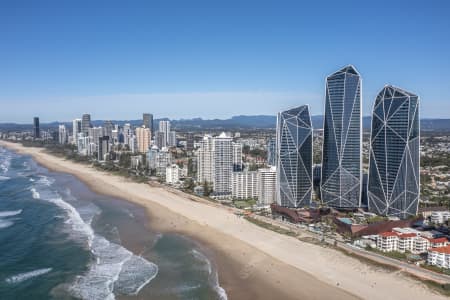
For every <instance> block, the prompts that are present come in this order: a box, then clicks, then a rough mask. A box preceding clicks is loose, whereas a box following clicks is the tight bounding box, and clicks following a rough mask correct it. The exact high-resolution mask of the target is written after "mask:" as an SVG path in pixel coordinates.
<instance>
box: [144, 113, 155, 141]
mask: <svg viewBox="0 0 450 300" xmlns="http://www.w3.org/2000/svg"><path fill="white" fill-rule="evenodd" d="M142 125H143V126H145V127H146V128H149V129H150V132H151V137H152V138H153V136H154V135H155V132H154V131H153V115H152V114H148V113H145V114H143V115H142Z"/></svg>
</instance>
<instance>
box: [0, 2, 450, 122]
mask: <svg viewBox="0 0 450 300" xmlns="http://www.w3.org/2000/svg"><path fill="white" fill-rule="evenodd" d="M94 2H95V3H94ZM301 2H303V1H281V0H279V1H261V0H259V1H253V0H252V1H250V0H248V1H243V0H241V1H232V0H231V1H211V0H209V1H195V0H190V1H185V0H180V1H171V0H163V1H151V0H148V1H22V0H17V1H14V0H11V1H5V0H0V107H1V109H0V122H9V121H13V122H27V123H29V122H30V119H31V118H32V117H33V116H34V115H38V116H40V117H41V119H42V121H55V120H59V121H64V120H71V119H73V118H75V117H79V116H80V115H81V114H82V113H84V112H90V113H91V114H92V117H93V118H94V119H137V118H140V116H141V114H142V112H152V113H154V115H155V117H157V118H158V117H169V118H191V117H202V118H227V117H230V116H233V115H241V114H247V115H249V114H250V115H255V114H275V113H276V112H277V111H280V110H283V109H286V108H290V107H293V106H297V105H302V104H310V105H311V110H312V113H313V114H322V111H323V102H324V89H325V87H324V85H325V82H324V81H325V77H326V76H327V75H328V74H330V73H332V72H334V71H336V70H337V69H338V68H340V67H342V66H344V65H347V64H353V65H355V66H356V68H357V69H358V70H359V71H360V73H361V75H362V77H363V101H364V104H363V109H364V111H363V113H364V115H369V114H370V111H371V107H372V104H373V100H374V98H375V96H376V94H377V92H379V91H380V90H381V89H382V87H383V86H384V85H385V84H386V83H389V84H394V85H397V86H399V87H402V88H404V89H407V90H410V91H412V92H415V93H417V94H419V95H420V96H421V100H422V103H421V105H422V107H421V114H422V117H450V17H449V16H448V14H449V11H450V2H449V1H438V0H436V1H345V0H342V1H314V4H313V3H310V4H304V3H301ZM311 2H313V1H311ZM369 2H370V3H369Z"/></svg>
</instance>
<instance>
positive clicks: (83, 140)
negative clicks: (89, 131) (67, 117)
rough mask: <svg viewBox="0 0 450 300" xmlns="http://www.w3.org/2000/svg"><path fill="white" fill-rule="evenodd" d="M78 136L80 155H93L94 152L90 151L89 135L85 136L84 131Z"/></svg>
mask: <svg viewBox="0 0 450 300" xmlns="http://www.w3.org/2000/svg"><path fill="white" fill-rule="evenodd" d="M77 136H78V138H77V142H76V143H77V152H78V155H82V156H91V155H92V153H91V151H90V147H89V145H90V139H89V137H88V136H85V135H84V133H83V132H80V133H78V135H77Z"/></svg>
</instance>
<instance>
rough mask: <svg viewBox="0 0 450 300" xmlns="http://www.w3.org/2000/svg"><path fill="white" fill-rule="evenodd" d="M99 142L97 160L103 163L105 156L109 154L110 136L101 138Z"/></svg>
mask: <svg viewBox="0 0 450 300" xmlns="http://www.w3.org/2000/svg"><path fill="white" fill-rule="evenodd" d="M97 142H98V147H97V149H98V153H97V159H98V160H100V161H103V160H105V155H106V154H108V153H109V136H102V137H99V138H98V140H97Z"/></svg>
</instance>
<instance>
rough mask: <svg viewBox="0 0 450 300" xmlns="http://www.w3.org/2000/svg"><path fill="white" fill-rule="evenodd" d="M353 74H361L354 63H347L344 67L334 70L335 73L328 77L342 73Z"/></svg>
mask: <svg viewBox="0 0 450 300" xmlns="http://www.w3.org/2000/svg"><path fill="white" fill-rule="evenodd" d="M345 73H346V74H353V75H358V76H360V75H359V72H358V71H357V70H356V68H355V66H353V65H347V66H345V67H343V68H342V69H340V70H339V71H337V72H334V73H333V74H331V75H329V76H328V77H332V76H335V75H342V74H345Z"/></svg>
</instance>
